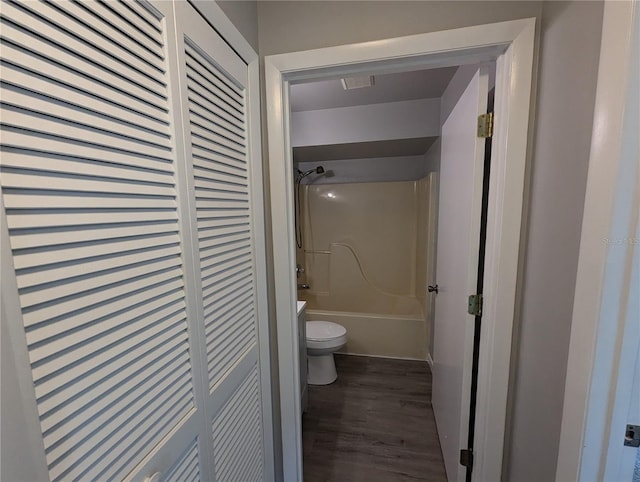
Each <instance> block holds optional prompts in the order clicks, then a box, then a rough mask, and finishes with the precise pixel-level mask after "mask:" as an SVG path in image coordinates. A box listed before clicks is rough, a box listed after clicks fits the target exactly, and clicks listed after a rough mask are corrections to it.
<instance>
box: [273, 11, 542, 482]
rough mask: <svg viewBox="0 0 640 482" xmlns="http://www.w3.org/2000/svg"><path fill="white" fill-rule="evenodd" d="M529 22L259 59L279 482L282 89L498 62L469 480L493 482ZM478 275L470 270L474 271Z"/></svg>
mask: <svg viewBox="0 0 640 482" xmlns="http://www.w3.org/2000/svg"><path fill="white" fill-rule="evenodd" d="M535 24H536V20H535V18H527V19H520V20H513V21H507V22H500V23H494V24H486V25H477V26H472V27H464V28H458V29H453V30H444V31H439V32H431V33H425V34H418V35H411V36H407V37H399V38H392V39H385V40H377V41H371V42H364V43H358V44H352V45H341V46H337V47H328V48H321V49H315V50H308V51H302V52H292V53H285V54H279V55H270V56H267V57H265V83H266V106H267V136H268V144H269V148H268V153H269V172H270V188H271V189H270V190H271V218H272V236H273V259H274V277H275V286H274V288H275V308H276V319H277V345H278V361H279V380H280V407H281V412H280V418H281V430H282V453H283V471H284V480H302V479H303V471H302V413H301V410H300V404H299V400H298V398H299V393H300V387H299V385H300V381H299V376H298V375H299V370H300V367H299V360H298V336H297V326H296V301H297V300H296V298H297V295H296V293H297V290H296V277H295V263H296V259H295V249H294V241H293V239H294V238H293V232H294V227H293V160H292V149H291V139H290V115H289V83H290V82H293V81H301V80H310V79H318V80H319V79H326V78H336V77H340V76H344V75H350V74H355V73H359V72H370V71H372V70H375V71H376V72H380V73H389V72H401V71H408V70H413V69H416V68H435V67H444V66H452V65H462V64H471V63H473V64H475V63H480V62H487V61H496V98H495V119H496V120H495V126H494V135H493V141H492V142H493V146H494V148H493V159H492V167H491V172H492V176H491V185H490V196H489V213H490V218H489V220H488V226H487V255H486V266H485V275H484V286H485V296H484V298H485V303H484V307H483V320H484V323H483V327H482V338H481V347H480V362H479V388H478V402H477V414H478V415H477V419H476V420H477V426H476V437H477V438H476V440H477V443H476V447H477V448H478V453H477V454H476V456H475V462H474V471H473V474H474V475H473V477H474V479H475V480H500V478H501V472H502V458H503V444H504V435H505V422H506V412H507V392H508V387H509V370H510V361H511V343H512V330H513V319H514V316H515V313H516V308H517V284H518V267H519V261H520V242H521V226H522V218H523V211H522V209H523V193H524V191H525V189H524V188H525V171H526V169H525V168H526V165H527V158H528V152H529V151H528V136H529V121H530V113H529V112H530V106H531V102H532V99H531V93H532V78H533V73H534V72H533V69H534V62H533V61H534V44H535V38H536V37H535ZM474 269H475V268H474Z"/></svg>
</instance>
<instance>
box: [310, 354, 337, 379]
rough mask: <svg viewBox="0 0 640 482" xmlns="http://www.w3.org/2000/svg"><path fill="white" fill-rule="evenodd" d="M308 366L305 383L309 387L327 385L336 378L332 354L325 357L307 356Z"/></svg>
mask: <svg viewBox="0 0 640 482" xmlns="http://www.w3.org/2000/svg"><path fill="white" fill-rule="evenodd" d="M307 363H308V366H309V372H308V378H307V383H308V384H309V385H329V384H330V383H333V382H335V381H336V379H337V378H338V373H337V372H336V364H335V362H334V360H333V353H327V354H326V355H308V356H307Z"/></svg>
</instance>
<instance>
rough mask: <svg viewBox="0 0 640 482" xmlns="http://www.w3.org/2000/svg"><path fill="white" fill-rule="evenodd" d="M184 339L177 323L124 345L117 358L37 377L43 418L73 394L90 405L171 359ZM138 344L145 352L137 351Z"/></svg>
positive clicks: (64, 403) (60, 408)
mask: <svg viewBox="0 0 640 482" xmlns="http://www.w3.org/2000/svg"><path fill="white" fill-rule="evenodd" d="M185 339H186V335H185V333H184V330H183V329H182V327H181V326H180V325H179V324H178V325H175V326H169V327H165V328H164V329H163V330H162V331H161V332H160V333H158V334H157V335H156V336H155V337H151V338H149V339H147V340H142V341H140V340H138V342H137V344H133V345H132V346H131V347H128V351H123V353H121V354H120V355H119V356H118V357H109V354H107V355H106V356H105V357H104V359H103V358H101V359H100V360H99V362H98V365H95V363H94V364H92V365H90V366H88V367H86V368H85V370H84V371H83V372H82V373H80V371H78V373H71V374H69V373H60V374H59V375H57V376H56V377H49V378H43V379H42V380H37V381H36V395H37V396H38V402H39V404H40V406H41V407H42V413H43V415H42V417H43V420H46V417H49V416H51V415H52V414H53V413H56V412H58V411H62V410H64V409H65V407H66V404H67V403H68V401H69V398H74V397H75V396H78V403H80V404H82V405H83V406H87V407H91V405H92V403H95V400H96V399H98V398H99V399H102V398H103V397H104V396H106V395H108V394H109V393H110V392H111V390H113V389H114V388H116V387H117V386H118V385H119V384H120V383H122V380H124V379H127V378H128V377H131V376H134V375H135V374H136V373H138V372H139V371H141V370H142V371H147V370H148V369H149V368H150V367H153V366H157V365H158V364H159V363H160V362H161V361H162V360H172V359H173V358H172V357H171V354H172V353H175V352H176V350H179V349H180V348H181V346H182V345H183V344H184V341H185ZM142 344H144V349H145V350H147V351H145V352H140V350H138V349H139V348H142ZM125 348H127V347H125ZM83 361H84V362H86V361H87V360H83ZM114 369H118V370H120V372H119V373H118V375H116V374H115V373H113V370H114ZM119 377H122V380H121V379H120V378H119ZM74 399H75V398H74Z"/></svg>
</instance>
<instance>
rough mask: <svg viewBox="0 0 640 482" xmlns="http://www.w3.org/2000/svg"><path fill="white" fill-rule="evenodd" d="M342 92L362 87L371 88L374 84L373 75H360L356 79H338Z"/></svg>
mask: <svg viewBox="0 0 640 482" xmlns="http://www.w3.org/2000/svg"><path fill="white" fill-rule="evenodd" d="M340 82H342V88H343V89H344V90H352V89H362V88H364V87H372V86H373V84H374V79H373V75H360V76H356V77H345V78H344V79H340Z"/></svg>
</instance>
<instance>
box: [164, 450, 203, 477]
mask: <svg viewBox="0 0 640 482" xmlns="http://www.w3.org/2000/svg"><path fill="white" fill-rule="evenodd" d="M198 450H199V447H198V440H197V439H196V440H194V441H193V443H191V444H190V445H189V447H188V448H187V450H186V452H185V453H184V454H183V455H182V456H181V457H180V459H179V460H178V461H177V462H176V463H175V464H174V465H173V467H171V469H170V470H169V473H168V474H167V475H166V477H164V481H165V482H195V481H198V480H200V471H199V466H198V465H199V464H198Z"/></svg>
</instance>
